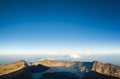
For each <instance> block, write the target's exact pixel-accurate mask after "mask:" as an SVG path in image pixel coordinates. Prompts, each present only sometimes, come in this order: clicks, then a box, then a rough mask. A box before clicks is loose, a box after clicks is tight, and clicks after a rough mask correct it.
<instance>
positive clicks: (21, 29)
mask: <svg viewBox="0 0 120 79" xmlns="http://www.w3.org/2000/svg"><path fill="white" fill-rule="evenodd" d="M64 53H79V54H88V55H90V54H120V1H119V0H0V54H64Z"/></svg>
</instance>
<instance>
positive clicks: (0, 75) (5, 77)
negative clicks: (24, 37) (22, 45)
mask: <svg viewBox="0 0 120 79" xmlns="http://www.w3.org/2000/svg"><path fill="white" fill-rule="evenodd" d="M76 57H77V56H76ZM77 58H79V57H77ZM0 79H120V67H119V66H116V65H113V64H103V63H101V62H99V61H93V62H81V61H62V60H61V61H60V60H51V59H44V60H41V61H37V62H33V63H29V62H26V61H24V60H19V61H17V62H14V63H10V64H1V65H0Z"/></svg>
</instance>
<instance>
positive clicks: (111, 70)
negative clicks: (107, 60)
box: [91, 61, 120, 77]
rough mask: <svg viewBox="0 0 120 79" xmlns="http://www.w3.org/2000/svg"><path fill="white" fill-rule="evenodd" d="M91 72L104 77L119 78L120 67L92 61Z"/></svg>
mask: <svg viewBox="0 0 120 79" xmlns="http://www.w3.org/2000/svg"><path fill="white" fill-rule="evenodd" d="M91 71H95V72H98V73H101V74H105V75H110V76H116V77H120V67H119V66H115V65H113V64H103V63H100V62H98V61H94V62H93V65H92V69H91Z"/></svg>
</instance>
